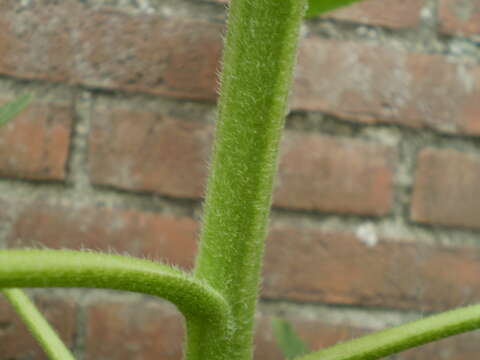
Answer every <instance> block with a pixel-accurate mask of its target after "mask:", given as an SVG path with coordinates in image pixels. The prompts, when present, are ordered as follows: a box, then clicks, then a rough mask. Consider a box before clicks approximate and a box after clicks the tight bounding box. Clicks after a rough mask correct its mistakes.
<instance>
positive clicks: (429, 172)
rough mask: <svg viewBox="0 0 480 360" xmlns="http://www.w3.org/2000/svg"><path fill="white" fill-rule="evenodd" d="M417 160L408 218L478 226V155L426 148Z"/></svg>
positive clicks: (479, 186) (445, 223)
mask: <svg viewBox="0 0 480 360" xmlns="http://www.w3.org/2000/svg"><path fill="white" fill-rule="evenodd" d="M417 163H418V165H417V170H416V174H415V186H414V190H413V198H412V205H411V218H412V219H413V220H414V221H418V222H422V223H427V224H439V225H451V226H464V227H471V228H477V229H478V228H480V201H479V200H480V191H479V189H480V157H478V156H475V155H473V154H468V153H463V152H459V151H455V150H451V149H433V148H427V149H424V150H422V151H421V152H420V154H419V156H418V160H417Z"/></svg>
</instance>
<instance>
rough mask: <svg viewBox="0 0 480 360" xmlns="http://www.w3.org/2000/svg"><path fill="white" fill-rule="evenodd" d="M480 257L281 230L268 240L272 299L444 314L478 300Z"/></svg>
mask: <svg viewBox="0 0 480 360" xmlns="http://www.w3.org/2000/svg"><path fill="white" fill-rule="evenodd" d="M478 271H480V251H478V249H476V248H473V247H471V248H470V247H465V248H463V247H451V248H448V247H440V246H439V247H434V246H426V245H425V246H421V245H416V244H413V243H404V242H392V241H385V240H384V239H379V241H378V243H376V244H375V245H374V246H369V245H368V244H367V243H366V242H365V241H362V238H360V237H357V236H355V235H353V234H349V233H339V232H325V231H320V230H314V229H306V228H303V229H302V228H300V227H291V226H286V225H283V226H282V225H276V226H273V228H272V229H271V232H270V235H269V239H268V241H267V252H266V259H265V271H264V281H263V295H264V296H265V297H267V298H275V299H290V300H297V301H322V302H327V303H338V304H362V305H369V306H381V307H395V308H412V309H414V308H416V309H429V310H439V309H445V308H450V307H455V306H459V305H461V304H464V303H474V302H478V300H479V299H480V290H479V289H480V287H479V285H480V282H479V280H478V276H477V275H476V274H477V273H478Z"/></svg>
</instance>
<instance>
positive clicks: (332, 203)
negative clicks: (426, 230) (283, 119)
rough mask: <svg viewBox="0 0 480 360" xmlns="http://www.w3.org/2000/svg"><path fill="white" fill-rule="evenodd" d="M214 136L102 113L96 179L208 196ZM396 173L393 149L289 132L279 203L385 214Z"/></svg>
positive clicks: (95, 139)
mask: <svg viewBox="0 0 480 360" xmlns="http://www.w3.org/2000/svg"><path fill="white" fill-rule="evenodd" d="M212 132H213V128H212V127H211V126H209V125H206V124H202V123H195V122H188V121H182V120H175V119H170V118H165V117H162V116H159V115H155V114H153V113H148V112H140V111H135V112H134V111H128V110H124V109H113V110H112V109H109V110H97V111H95V115H94V118H93V123H92V131H91V136H90V156H89V159H90V174H91V178H92V181H93V182H94V183H95V184H102V185H110V186H115V187H119V188H123V189H130V190H136V191H152V192H157V193H160V194H164V195H168V196H176V197H193V198H198V197H201V196H202V195H203V191H204V184H205V178H206V175H207V166H206V164H207V159H208V153H209V152H210V148H211V140H212ZM339 159H341V160H339ZM394 168H395V154H394V151H393V150H392V149H391V148H390V147H387V146H383V145H378V144H370V143H364V142H360V141H351V140H348V141H347V140H345V141H341V140H338V139H335V138H331V137H325V136H319V135H309V136H307V135H302V134H300V133H298V134H296V133H293V132H288V133H287V135H286V136H285V141H284V143H283V156H282V157H281V162H280V171H279V175H278V180H277V189H276V192H275V195H274V204H275V205H276V206H281V207H286V208H296V209H308V210H322V211H334V212H343V213H357V214H366V215H384V214H386V213H388V211H389V210H390V208H391V205H392V174H393V171H394Z"/></svg>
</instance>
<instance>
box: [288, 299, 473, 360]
mask: <svg viewBox="0 0 480 360" xmlns="http://www.w3.org/2000/svg"><path fill="white" fill-rule="evenodd" d="M478 328H480V305H472V306H467V307H464V308H460V309H455V310H450V311H446V312H443V313H440V314H437V315H432V316H429V317H426V318H424V319H420V320H417V321H413V322H410V323H407V324H404V325H400V326H396V327H393V328H390V329H386V330H382V331H377V332H374V333H372V334H369V335H367V336H363V337H360V338H358V339H353V340H350V341H347V342H345V343H342V344H338V345H335V346H332V347H330V348H327V349H323V350H320V351H317V352H314V353H311V354H308V355H306V356H302V357H299V358H296V360H375V359H380V358H382V357H385V356H388V355H391V354H395V353H398V352H400V351H403V350H406V349H410V348H413V347H415V346H419V345H422V344H426V343H429V342H432V341H435V340H439V339H443V338H445V337H448V336H452V335H456V334H460V333H464V332H467V331H471V330H475V329H478Z"/></svg>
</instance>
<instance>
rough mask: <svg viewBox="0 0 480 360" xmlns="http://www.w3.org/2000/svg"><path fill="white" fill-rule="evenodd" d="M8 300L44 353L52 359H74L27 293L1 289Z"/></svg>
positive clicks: (18, 290)
mask: <svg viewBox="0 0 480 360" xmlns="http://www.w3.org/2000/svg"><path fill="white" fill-rule="evenodd" d="M1 292H3V294H4V295H5V297H6V299H7V300H8V302H9V303H10V304H11V305H12V306H13V308H14V309H15V311H16V312H17V313H18V315H20V317H21V319H22V320H23V322H24V323H25V325H26V326H27V328H28V329H29V330H30V332H31V333H32V335H33V336H34V337H35V339H37V341H38V343H39V344H40V346H41V347H42V348H43V350H44V351H45V353H46V354H47V355H48V356H49V358H50V359H52V360H74V359H75V358H74V357H73V355H72V353H71V352H70V350H68V348H67V346H66V345H65V344H64V343H63V342H62V340H61V339H60V338H59V337H58V335H57V333H56V331H55V330H54V329H53V328H52V327H51V326H50V324H49V323H48V321H47V320H46V319H45V318H44V317H43V315H42V314H41V313H40V312H39V311H38V310H37V308H36V306H35V304H34V303H33V302H32V301H31V300H30V299H29V298H28V296H27V294H25V292H23V291H22V290H20V289H3V290H1Z"/></svg>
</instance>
